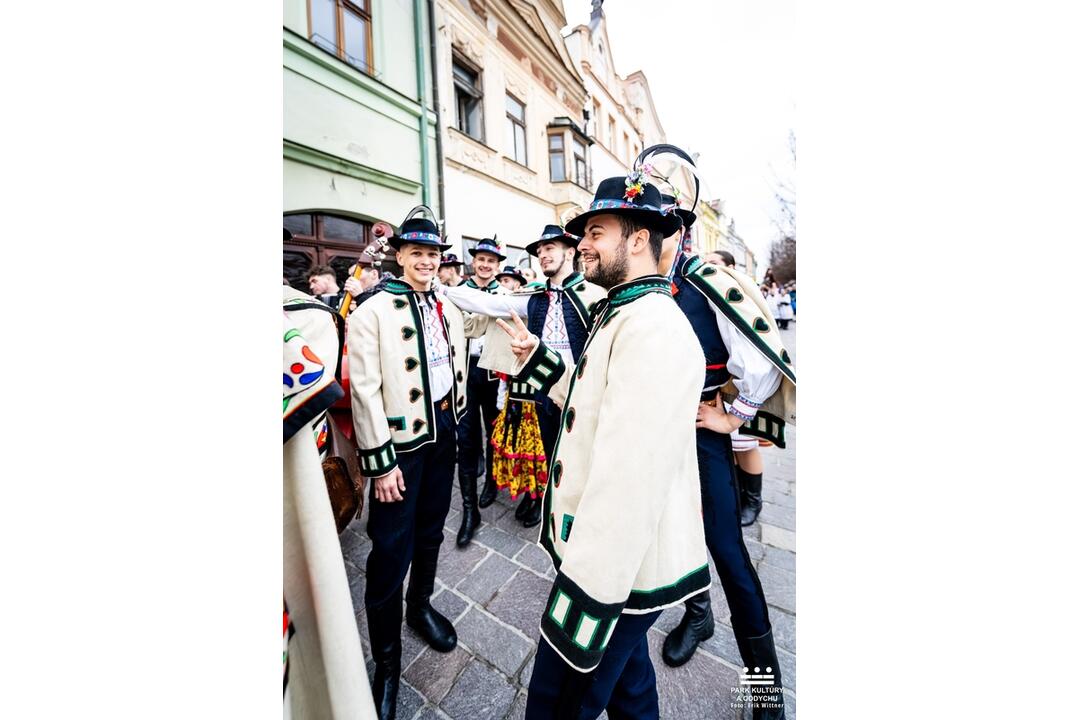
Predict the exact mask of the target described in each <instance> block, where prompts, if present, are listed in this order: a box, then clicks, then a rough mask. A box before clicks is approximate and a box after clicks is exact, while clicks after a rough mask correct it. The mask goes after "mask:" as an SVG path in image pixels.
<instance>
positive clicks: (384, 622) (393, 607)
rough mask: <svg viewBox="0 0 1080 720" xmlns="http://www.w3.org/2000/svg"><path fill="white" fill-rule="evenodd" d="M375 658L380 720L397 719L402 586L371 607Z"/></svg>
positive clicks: (374, 683) (373, 683)
mask: <svg viewBox="0 0 1080 720" xmlns="http://www.w3.org/2000/svg"><path fill="white" fill-rule="evenodd" d="M367 620H368V635H369V636H370V638H371V657H372V659H374V660H375V677H374V679H373V680H372V681H371V695H372V697H373V698H374V700H375V710H376V712H378V714H379V720H394V717H395V715H396V713H397V696H398V682H399V681H400V679H401V588H400V587H399V588H398V590H397V592H395V593H394V594H393V596H392V597H391V598H390V599H389V600H387V601H386V602H384V603H383V604H382V605H379V606H376V607H369V608H368V609H367Z"/></svg>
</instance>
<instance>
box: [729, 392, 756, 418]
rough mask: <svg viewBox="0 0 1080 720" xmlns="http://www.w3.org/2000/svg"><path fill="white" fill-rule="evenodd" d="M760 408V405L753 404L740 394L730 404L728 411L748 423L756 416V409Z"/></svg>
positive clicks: (752, 401)
mask: <svg viewBox="0 0 1080 720" xmlns="http://www.w3.org/2000/svg"><path fill="white" fill-rule="evenodd" d="M760 407H761V403H759V402H755V401H754V400H751V399H750V398H748V397H746V396H745V395H742V394H740V395H739V397H737V398H735V400H734V401H732V403H731V409H730V410H729V411H728V412H730V413H731V414H732V415H734V416H735V417H737V418H739V419H740V420H743V421H746V422H750V421H751V420H753V419H754V416H755V415H757V411H758V408H760Z"/></svg>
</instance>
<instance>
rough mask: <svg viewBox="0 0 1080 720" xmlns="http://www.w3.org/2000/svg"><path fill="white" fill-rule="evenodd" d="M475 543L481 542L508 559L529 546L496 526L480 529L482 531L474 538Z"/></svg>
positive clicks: (486, 526)
mask: <svg viewBox="0 0 1080 720" xmlns="http://www.w3.org/2000/svg"><path fill="white" fill-rule="evenodd" d="M473 541H474V542H479V543H480V544H481V545H486V546H487V547H489V548H491V549H492V550H494V551H495V552H497V553H500V554H502V555H505V556H506V557H508V558H512V557H514V556H515V555H517V554H518V551H520V550H521V548H523V547H525V546H526V545H527V544H528V543H527V542H525V541H524V540H522V539H521V538H519V537H518V536H517V535H511V534H510V533H508V532H506V531H505V530H500V529H499V528H497V527H495V526H494V525H485V526H483V527H482V528H480V531H479V532H478V533H476V535H475V536H474V537H473Z"/></svg>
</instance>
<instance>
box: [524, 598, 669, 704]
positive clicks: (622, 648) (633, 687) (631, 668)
mask: <svg viewBox="0 0 1080 720" xmlns="http://www.w3.org/2000/svg"><path fill="white" fill-rule="evenodd" d="M658 617H660V611H659V610H658V611H656V612H652V613H648V614H647V615H626V614H623V615H620V616H619V621H618V622H617V623H616V624H615V631H614V632H613V633H612V634H611V639H610V640H609V641H608V646H607V650H605V651H604V656H603V658H601V660H600V665H598V666H597V668H596V669H595V670H593V671H592V673H591V675H592V680H591V682H590V683H589V685H588V689H587V690H586V691H585V701H584V702H583V703H582V706H581V713H580V715H578V717H577V718H572V717H570V716H560V715H558V714H557V713H556V709H557V707H558V704H559V700H560V699H561V697H562V695H563V694H564V692H565V688H566V687H567V685H566V681H567V680H568V679H569V680H571V681H573V680H580V679H581V678H580V677H574V676H580V675H581V673H578V671H577V670H574V669H573V668H571V667H570V666H569V665H567V664H566V663H565V662H563V659H562V658H561V657H559V655H558V653H556V652H555V651H554V650H552V649H551V646H550V645H548V643H547V641H546V640H544V639H543V638H541V639H540V647H539V648H538V649H537V651H536V663H535V664H534V665H533V671H532V680H530V681H529V695H528V699H527V701H526V705H525V718H526V720H549V719H551V720H593V719H594V718H596V717H598V716H599V715H600V713H601V712H603V711H604V710H605V709H606V710H607V713H608V717H609V718H610V719H611V720H639V719H645V718H652V719H654V718H659V717H660V701H659V698H658V697H657V695H656V673H655V672H654V671H653V664H652V660H650V659H649V642H648V633H649V628H650V627H652V624H653V623H654V622H656V618H658ZM568 675H569V677H568Z"/></svg>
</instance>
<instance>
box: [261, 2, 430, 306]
mask: <svg viewBox="0 0 1080 720" xmlns="http://www.w3.org/2000/svg"><path fill="white" fill-rule="evenodd" d="M428 23H429V18H428V2H427V0H356V1H355V2H352V1H350V0H285V4H284V22H283V33H282V35H283V56H284V58H283V66H284V78H283V99H284V102H283V106H284V107H283V109H284V117H283V132H282V136H283V145H284V147H283V180H284V198H283V210H284V215H285V218H284V225H285V227H286V228H288V229H289V230H290V232H292V234H293V239H292V240H291V241H287V242H286V243H285V247H284V264H285V276H286V278H287V279H288V280H289V281H290V283H291V284H293V285H294V286H295V287H298V288H301V289H304V290H307V282H306V280H307V278H306V273H307V271H308V269H310V267H312V266H314V265H331V266H332V267H334V268H335V270H337V273H338V276H339V280H340V281H343V280H344V277H345V271H346V270H347V268H348V266H349V265H351V264H352V262H353V261H354V260H355V259H357V258H360V257H361V251H362V250H363V248H364V247H366V246H367V245H368V244H369V243H370V242H371V241H372V240H373V239H374V238H373V236H372V235H371V226H372V224H373V223H375V222H377V221H385V222H388V223H390V224H391V225H395V226H396V225H399V224H400V223H401V221H402V220H403V219H404V217H405V215H406V213H408V211H409V210H410V209H411V208H412V207H414V206H416V205H419V204H420V203H425V204H427V205H429V206H430V207H431V208H432V209H433V210H434V211H435V213H436V214H437V215H438V216H439V217H441V216H442V210H441V208H440V207H439V206H438V203H439V197H438V192H437V187H438V177H439V176H438V173H439V167H438V163H437V158H436V142H435V137H436V124H435V110H434V108H435V103H434V100H433V92H432V85H431V60H430V37H431V36H430V34H429V33H430V30H429V26H428Z"/></svg>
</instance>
